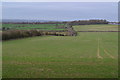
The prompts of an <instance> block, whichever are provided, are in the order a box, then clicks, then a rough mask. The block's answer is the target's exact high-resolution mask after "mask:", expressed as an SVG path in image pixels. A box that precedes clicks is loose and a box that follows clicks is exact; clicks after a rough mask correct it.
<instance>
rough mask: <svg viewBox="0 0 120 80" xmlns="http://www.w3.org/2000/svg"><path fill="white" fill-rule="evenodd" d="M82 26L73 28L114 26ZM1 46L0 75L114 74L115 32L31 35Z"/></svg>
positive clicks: (18, 76) (13, 76) (61, 76)
mask: <svg viewBox="0 0 120 80" xmlns="http://www.w3.org/2000/svg"><path fill="white" fill-rule="evenodd" d="M83 26H85V25H80V26H74V28H75V30H78V31H79V30H88V28H89V29H90V28H91V29H94V28H95V29H98V27H100V26H101V27H102V28H103V29H104V27H105V28H108V29H109V30H112V29H114V27H116V26H114V25H86V27H88V28H86V27H84V28H83ZM95 26H96V27H95ZM102 28H99V29H100V30H102ZM115 29H116V28H115ZM116 30H117V29H116ZM2 48H3V74H2V75H3V78H15V77H16V78H117V77H118V32H78V36H42V37H31V38H25V39H19V40H10V41H4V42H3V43H2Z"/></svg>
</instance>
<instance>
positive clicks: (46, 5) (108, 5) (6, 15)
mask: <svg viewBox="0 0 120 80" xmlns="http://www.w3.org/2000/svg"><path fill="white" fill-rule="evenodd" d="M2 6H3V9H2V10H3V11H2V14H3V15H2V17H3V19H32V20H34V19H37V20H82V19H85V20H86V19H107V20H108V21H117V20H118V3H117V2H3V3H2Z"/></svg>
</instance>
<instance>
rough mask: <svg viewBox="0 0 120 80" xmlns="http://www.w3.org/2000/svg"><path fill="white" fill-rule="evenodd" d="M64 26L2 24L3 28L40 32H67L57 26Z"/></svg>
mask: <svg viewBox="0 0 120 80" xmlns="http://www.w3.org/2000/svg"><path fill="white" fill-rule="evenodd" d="M60 25H64V24H2V27H6V28H10V29H17V30H30V29H39V30H65V29H62V28H61V29H60V28H57V26H60Z"/></svg>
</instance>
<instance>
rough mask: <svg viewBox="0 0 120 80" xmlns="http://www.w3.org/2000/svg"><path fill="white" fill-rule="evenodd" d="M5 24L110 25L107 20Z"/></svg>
mask: <svg viewBox="0 0 120 80" xmlns="http://www.w3.org/2000/svg"><path fill="white" fill-rule="evenodd" d="M2 23H3V24H66V23H69V24H71V25H89V24H108V23H109V22H108V21H107V20H75V21H61V22H59V21H58V22H56V21H48V22H24V21H23V22H10V21H9V22H2Z"/></svg>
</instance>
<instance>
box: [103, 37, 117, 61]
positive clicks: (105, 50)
mask: <svg viewBox="0 0 120 80" xmlns="http://www.w3.org/2000/svg"><path fill="white" fill-rule="evenodd" d="M101 43H102V46H101V47H102V49H103V50H104V53H105V54H106V55H107V56H108V57H110V58H111V59H115V57H114V56H112V55H111V54H110V53H109V52H108V50H107V49H105V48H104V46H103V42H102V38H101Z"/></svg>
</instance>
